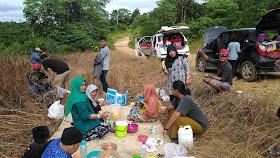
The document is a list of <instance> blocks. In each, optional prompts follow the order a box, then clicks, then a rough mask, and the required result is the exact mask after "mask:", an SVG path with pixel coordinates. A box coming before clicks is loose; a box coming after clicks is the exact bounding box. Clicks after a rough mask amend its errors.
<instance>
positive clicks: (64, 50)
mask: <svg viewBox="0 0 280 158" xmlns="http://www.w3.org/2000/svg"><path fill="white" fill-rule="evenodd" d="M74 51H76V49H75V48H74V47H73V46H71V45H60V46H59V52H61V53H69V52H74Z"/></svg>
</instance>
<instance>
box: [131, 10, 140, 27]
mask: <svg viewBox="0 0 280 158" xmlns="http://www.w3.org/2000/svg"><path fill="white" fill-rule="evenodd" d="M138 15H140V10H139V9H138V8H136V9H135V10H134V11H133V12H132V14H131V18H130V23H131V24H132V23H133V21H134V19H135V17H136V16H138Z"/></svg>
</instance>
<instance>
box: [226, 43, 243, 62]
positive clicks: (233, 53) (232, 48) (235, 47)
mask: <svg viewBox="0 0 280 158" xmlns="http://www.w3.org/2000/svg"><path fill="white" fill-rule="evenodd" d="M227 50H228V51H229V57H228V60H237V58H238V53H239V52H241V50H240V43H238V42H230V43H229V44H228V48H227Z"/></svg>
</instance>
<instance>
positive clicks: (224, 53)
mask: <svg viewBox="0 0 280 158" xmlns="http://www.w3.org/2000/svg"><path fill="white" fill-rule="evenodd" d="M220 54H223V55H226V56H229V51H228V50H227V49H222V50H221V51H220Z"/></svg>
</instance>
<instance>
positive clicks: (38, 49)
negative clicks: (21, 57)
mask: <svg viewBox="0 0 280 158" xmlns="http://www.w3.org/2000/svg"><path fill="white" fill-rule="evenodd" d="M34 51H39V52H42V51H41V49H40V48H39V47H37V48H35V50H34Z"/></svg>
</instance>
